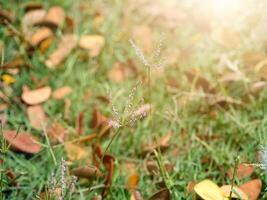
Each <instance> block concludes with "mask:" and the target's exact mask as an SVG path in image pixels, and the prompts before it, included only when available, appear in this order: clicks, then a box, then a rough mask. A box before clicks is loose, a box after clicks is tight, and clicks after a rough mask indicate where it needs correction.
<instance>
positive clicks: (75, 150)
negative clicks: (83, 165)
mask: <svg viewBox="0 0 267 200" xmlns="http://www.w3.org/2000/svg"><path fill="white" fill-rule="evenodd" d="M64 149H65V152H66V154H67V156H68V158H69V160H71V161H74V160H80V159H83V158H85V157H87V152H86V150H85V149H84V148H82V147H80V146H78V145H75V144H71V143H65V144H64Z"/></svg>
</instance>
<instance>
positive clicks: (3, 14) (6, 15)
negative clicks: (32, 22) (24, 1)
mask: <svg viewBox="0 0 267 200" xmlns="http://www.w3.org/2000/svg"><path fill="white" fill-rule="evenodd" d="M5 20H6V21H8V22H12V21H13V16H12V13H10V12H8V11H6V10H3V9H0V23H5Z"/></svg>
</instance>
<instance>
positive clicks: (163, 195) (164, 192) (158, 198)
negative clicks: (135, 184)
mask: <svg viewBox="0 0 267 200" xmlns="http://www.w3.org/2000/svg"><path fill="white" fill-rule="evenodd" d="M170 199H171V194H170V191H169V190H168V189H167V188H164V189H161V190H159V191H157V192H156V193H154V194H153V195H152V196H151V197H149V198H148V200H170Z"/></svg>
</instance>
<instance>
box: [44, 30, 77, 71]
mask: <svg viewBox="0 0 267 200" xmlns="http://www.w3.org/2000/svg"><path fill="white" fill-rule="evenodd" d="M75 46H76V37H75V36H74V35H71V34H69V35H64V36H62V39H61V41H60V43H59V44H58V47H57V49H55V50H54V51H53V52H52V54H50V55H49V57H48V59H47V60H46V61H45V64H46V66H47V67H49V68H53V67H55V66H57V65H59V64H60V63H61V62H62V61H63V60H64V59H65V58H66V57H67V56H68V55H69V54H70V52H71V51H72V50H73V49H74V48H75Z"/></svg>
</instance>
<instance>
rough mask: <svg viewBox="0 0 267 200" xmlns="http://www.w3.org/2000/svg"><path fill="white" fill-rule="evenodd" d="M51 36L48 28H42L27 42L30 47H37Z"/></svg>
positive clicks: (51, 33)
mask: <svg viewBox="0 0 267 200" xmlns="http://www.w3.org/2000/svg"><path fill="white" fill-rule="evenodd" d="M52 36H53V32H52V31H51V30H50V29H49V28H46V27H42V28H40V29H38V30H37V31H36V32H35V33H33V34H32V35H31V36H30V38H29V42H30V44H31V45H32V46H37V45H39V44H40V43H41V42H42V41H44V40H45V39H47V38H49V37H52Z"/></svg>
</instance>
